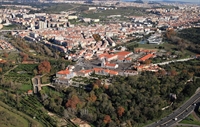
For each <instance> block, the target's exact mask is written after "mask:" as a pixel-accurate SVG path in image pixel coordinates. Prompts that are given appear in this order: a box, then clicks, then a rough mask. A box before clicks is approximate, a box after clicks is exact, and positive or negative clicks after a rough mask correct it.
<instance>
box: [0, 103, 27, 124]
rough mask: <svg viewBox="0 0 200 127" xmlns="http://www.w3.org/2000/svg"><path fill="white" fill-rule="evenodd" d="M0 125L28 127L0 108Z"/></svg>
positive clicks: (13, 114) (21, 119)
mask: <svg viewBox="0 0 200 127" xmlns="http://www.w3.org/2000/svg"><path fill="white" fill-rule="evenodd" d="M0 125H1V127H22V126H23V127H28V126H29V122H28V121H27V120H26V119H24V118H22V117H21V116H19V115H17V114H15V113H13V112H10V111H9V110H7V109H5V108H3V107H1V106H0Z"/></svg>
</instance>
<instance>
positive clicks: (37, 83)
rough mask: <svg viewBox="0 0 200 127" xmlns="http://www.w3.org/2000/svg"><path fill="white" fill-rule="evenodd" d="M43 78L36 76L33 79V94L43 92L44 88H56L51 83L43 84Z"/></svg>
mask: <svg viewBox="0 0 200 127" xmlns="http://www.w3.org/2000/svg"><path fill="white" fill-rule="evenodd" d="M41 77H42V76H35V77H33V78H32V84H33V92H34V93H38V92H39V91H40V90H42V87H43V86H49V87H52V88H55V86H53V85H52V84H51V83H48V84H41V79H40V78H41Z"/></svg>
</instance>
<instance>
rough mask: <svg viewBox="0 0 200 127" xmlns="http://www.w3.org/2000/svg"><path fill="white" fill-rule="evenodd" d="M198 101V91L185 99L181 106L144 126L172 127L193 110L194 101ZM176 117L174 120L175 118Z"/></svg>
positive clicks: (199, 92)
mask: <svg viewBox="0 0 200 127" xmlns="http://www.w3.org/2000/svg"><path fill="white" fill-rule="evenodd" d="M198 102H200V91H198V92H196V93H195V94H194V95H193V96H192V97H191V98H190V99H189V100H188V101H186V102H185V103H184V104H183V105H182V106H180V107H179V108H178V109H176V110H175V111H173V113H171V114H170V115H168V116H167V117H165V118H162V119H161V120H159V121H156V122H154V123H152V124H151V125H147V126H146V127H173V126H175V125H176V124H177V123H178V122H180V121H182V120H183V119H184V118H186V117H187V116H188V115H189V114H191V113H192V111H193V110H194V108H195V106H196V103H198ZM175 118H176V120H175Z"/></svg>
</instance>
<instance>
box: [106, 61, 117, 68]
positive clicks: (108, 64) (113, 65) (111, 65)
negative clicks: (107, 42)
mask: <svg viewBox="0 0 200 127" xmlns="http://www.w3.org/2000/svg"><path fill="white" fill-rule="evenodd" d="M105 66H110V67H115V66H116V64H115V63H109V62H106V64H105Z"/></svg>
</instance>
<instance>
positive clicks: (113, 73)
mask: <svg viewBox="0 0 200 127" xmlns="http://www.w3.org/2000/svg"><path fill="white" fill-rule="evenodd" d="M105 72H107V73H109V74H110V75H117V74H118V72H117V71H114V70H105Z"/></svg>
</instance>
